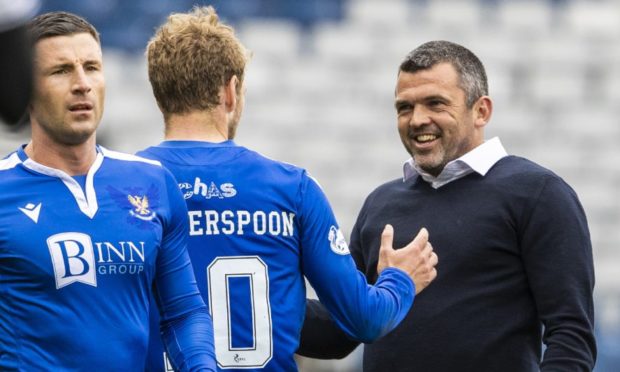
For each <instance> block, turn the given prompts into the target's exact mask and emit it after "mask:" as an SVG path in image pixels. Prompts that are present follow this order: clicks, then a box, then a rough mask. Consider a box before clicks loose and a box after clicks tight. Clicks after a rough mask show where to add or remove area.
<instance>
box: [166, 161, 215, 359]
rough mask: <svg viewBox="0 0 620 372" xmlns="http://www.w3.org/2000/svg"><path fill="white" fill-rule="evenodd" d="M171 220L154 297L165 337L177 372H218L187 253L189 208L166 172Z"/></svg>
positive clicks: (210, 328) (207, 319)
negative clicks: (216, 371)
mask: <svg viewBox="0 0 620 372" xmlns="http://www.w3.org/2000/svg"><path fill="white" fill-rule="evenodd" d="M166 177H167V186H168V187H167V189H168V190H167V193H168V198H169V202H170V218H169V219H167V220H165V221H164V226H163V230H164V233H163V234H164V236H163V239H162V244H161V247H160V251H159V254H158V256H157V266H156V274H155V285H154V295H155V299H156V302H157V303H158V306H159V312H160V317H161V323H160V327H161V333H162V339H163V341H164V345H165V347H166V351H167V353H168V358H169V359H170V362H171V363H172V365H173V366H174V368H175V370H176V371H215V370H216V367H215V349H214V346H213V323H212V320H211V316H210V315H209V313H208V311H207V308H206V306H205V304H204V301H203V300H202V297H201V295H200V292H199V290H198V287H197V285H196V279H195V277H194V271H193V269H192V266H191V263H190V259H189V255H188V253H187V248H186V245H187V230H188V221H187V208H186V205H185V201H184V200H183V197H182V196H181V193H180V191H179V189H178V187H177V185H176V182H175V181H174V179H173V178H172V175H170V174H169V173H168V171H166Z"/></svg>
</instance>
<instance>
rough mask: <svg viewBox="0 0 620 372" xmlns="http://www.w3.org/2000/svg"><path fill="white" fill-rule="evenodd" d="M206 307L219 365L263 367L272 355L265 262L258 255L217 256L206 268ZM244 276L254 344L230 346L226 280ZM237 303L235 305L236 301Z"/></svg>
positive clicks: (230, 303) (222, 366)
mask: <svg viewBox="0 0 620 372" xmlns="http://www.w3.org/2000/svg"><path fill="white" fill-rule="evenodd" d="M207 277H208V278H209V309H210V311H211V316H212V317H213V333H214V336H215V355H216V359H217V364H218V365H219V366H220V367H221V368H240V367H241V368H243V367H245V368H248V367H262V366H264V365H265V364H267V362H269V360H271V356H272V354H273V342H272V333H271V331H272V328H271V308H270V306H269V276H268V275H267V265H266V264H265V263H264V262H263V260H261V259H260V258H259V257H257V256H233V257H217V258H216V259H215V260H213V262H212V263H211V265H209V267H208V268H207ZM232 278H247V279H248V282H249V292H250V293H248V296H249V298H250V304H251V309H248V311H251V316H248V318H251V319H252V324H251V325H247V326H249V327H252V329H251V334H252V335H253V340H252V343H253V345H248V346H244V347H233V345H232V337H231V334H232V327H233V326H239V325H238V324H232V322H231V311H230V308H231V306H235V303H233V302H231V298H230V286H229V283H230V282H229V281H230V279H232ZM237 305H238V304H237Z"/></svg>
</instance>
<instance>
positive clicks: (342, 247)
mask: <svg viewBox="0 0 620 372" xmlns="http://www.w3.org/2000/svg"><path fill="white" fill-rule="evenodd" d="M327 239H328V240H329V247H330V248H331V249H332V251H334V253H337V254H340V255H346V254H349V253H350V252H349V245H348V244H347V241H346V240H345V238H344V235H342V231H340V229H339V228H337V227H336V226H332V227H330V228H329V235H328V236H327Z"/></svg>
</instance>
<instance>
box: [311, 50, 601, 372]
mask: <svg viewBox="0 0 620 372" xmlns="http://www.w3.org/2000/svg"><path fill="white" fill-rule="evenodd" d="M395 93H396V94H395V108H396V113H397V123H398V131H399V134H400V137H401V140H402V143H403V145H404V146H405V149H406V150H407V152H408V153H409V154H410V155H411V158H410V159H409V160H408V161H407V162H406V163H405V164H404V175H403V177H402V178H399V179H396V180H393V181H391V182H388V183H386V184H384V185H382V186H379V187H378V188H377V189H376V190H375V191H373V192H372V193H371V194H370V195H369V196H368V198H367V199H366V201H365V203H364V206H363V207H362V210H361V212H360V214H359V216H358V219H357V222H356V224H355V226H354V228H353V232H352V234H351V246H350V249H351V255H352V256H353V257H354V259H355V261H356V263H357V266H358V268H359V269H360V270H361V271H363V272H364V273H365V274H366V276H367V278H368V279H369V281H374V280H375V279H376V277H377V272H376V265H377V257H378V250H377V247H378V246H379V241H378V240H377V238H376V236H377V232H378V231H380V229H381V227H382V226H383V225H385V224H386V223H389V224H392V225H393V226H394V228H395V231H396V234H395V237H394V238H395V243H396V245H398V244H401V243H402V242H404V241H406V240H407V239H410V237H409V236H407V235H406V234H403V233H402V232H406V231H412V230H413V231H415V229H416V228H418V227H420V226H427V227H428V229H429V231H430V232H431V234H433V236H434V237H435V238H434V240H433V247H434V248H435V251H436V252H437V254H438V255H439V256H440V257H442V260H441V262H440V264H439V265H438V270H439V275H438V277H437V279H436V280H435V282H434V283H433V285H432V286H430V287H429V288H428V289H427V290H425V291H424V292H423V293H422V294H421V295H420V296H418V297H417V298H416V302H415V306H414V307H413V308H412V310H411V312H410V313H409V315H408V316H407V317H406V318H405V320H404V321H403V322H402V323H401V324H400V325H399V326H398V327H397V328H396V329H395V330H394V331H393V332H392V333H390V334H388V335H387V336H385V337H384V338H382V339H380V340H378V341H376V342H374V343H373V344H370V345H366V346H365V350H364V371H365V372H375V371H391V372H396V371H412V370H416V371H450V372H459V371H463V372H466V371H489V372H491V371H503V372H508V371H514V372H525V371H532V372H533V371H591V370H592V368H593V367H594V361H595V359H596V344H595V340H594V332H593V323H594V314H593V313H594V311H593V300H592V291H593V287H594V268H593V263H592V247H591V243H590V235H589V232H588V226H587V222H586V217H585V214H584V211H583V209H582V207H581V205H580V203H579V200H578V199H577V195H576V194H575V192H574V191H573V190H572V189H571V188H570V187H569V186H568V185H567V184H566V183H565V182H564V181H563V180H562V179H561V178H560V177H558V176H557V175H555V174H554V173H552V172H551V171H549V170H547V169H545V168H543V167H541V166H539V165H536V164H534V163H532V162H531V161H528V160H526V159H523V158H520V157H517V156H510V155H507V153H506V151H505V150H504V148H503V146H502V144H501V143H500V141H499V139H498V138H493V139H491V140H488V141H484V128H485V126H486V125H487V123H488V122H489V120H490V118H491V114H492V111H493V104H492V100H491V98H490V97H489V96H488V87H487V77H486V73H485V70H484V67H483V65H482V63H481V62H480V60H479V59H478V58H477V57H476V56H475V55H474V54H473V53H472V52H471V51H469V50H468V49H466V48H464V47H463V46H460V45H458V44H454V43H451V42H447V41H432V42H428V43H426V44H423V45H421V46H420V47H418V48H417V49H415V50H413V51H412V52H411V53H410V54H409V55H407V57H406V58H405V59H404V61H403V62H402V63H401V65H400V68H399V73H398V79H397V83H396V92H395ZM308 314H309V316H308V317H307V319H306V323H305V325H304V331H303V333H302V338H301V347H300V350H299V353H300V354H302V355H307V356H311V357H320V358H331V357H342V356H343V355H346V354H347V353H348V352H350V351H351V350H352V349H353V348H354V347H355V346H356V344H355V343H351V342H347V341H346V339H344V338H342V337H340V338H339V337H336V336H335V335H336V334H337V333H336V332H335V330H334V329H333V328H332V327H330V324H329V322H328V321H326V320H325V319H326V316H325V315H324V312H323V311H322V310H321V308H320V306H319V305H318V304H317V303H313V304H312V306H311V308H310V311H309V312H308ZM543 343H544V344H545V345H546V349H545V352H544V353H542V352H541V350H542V344H543Z"/></svg>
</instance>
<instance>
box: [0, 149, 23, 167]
mask: <svg viewBox="0 0 620 372" xmlns="http://www.w3.org/2000/svg"><path fill="white" fill-rule="evenodd" d="M21 162H22V161H21V159H20V158H19V155H17V151H14V152H12V153H10V154H9V155H7V156H6V157H5V158H4V159H1V160H0V172H2V171H11V170H12V169H15V167H16V166H17V165H18V164H21Z"/></svg>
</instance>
